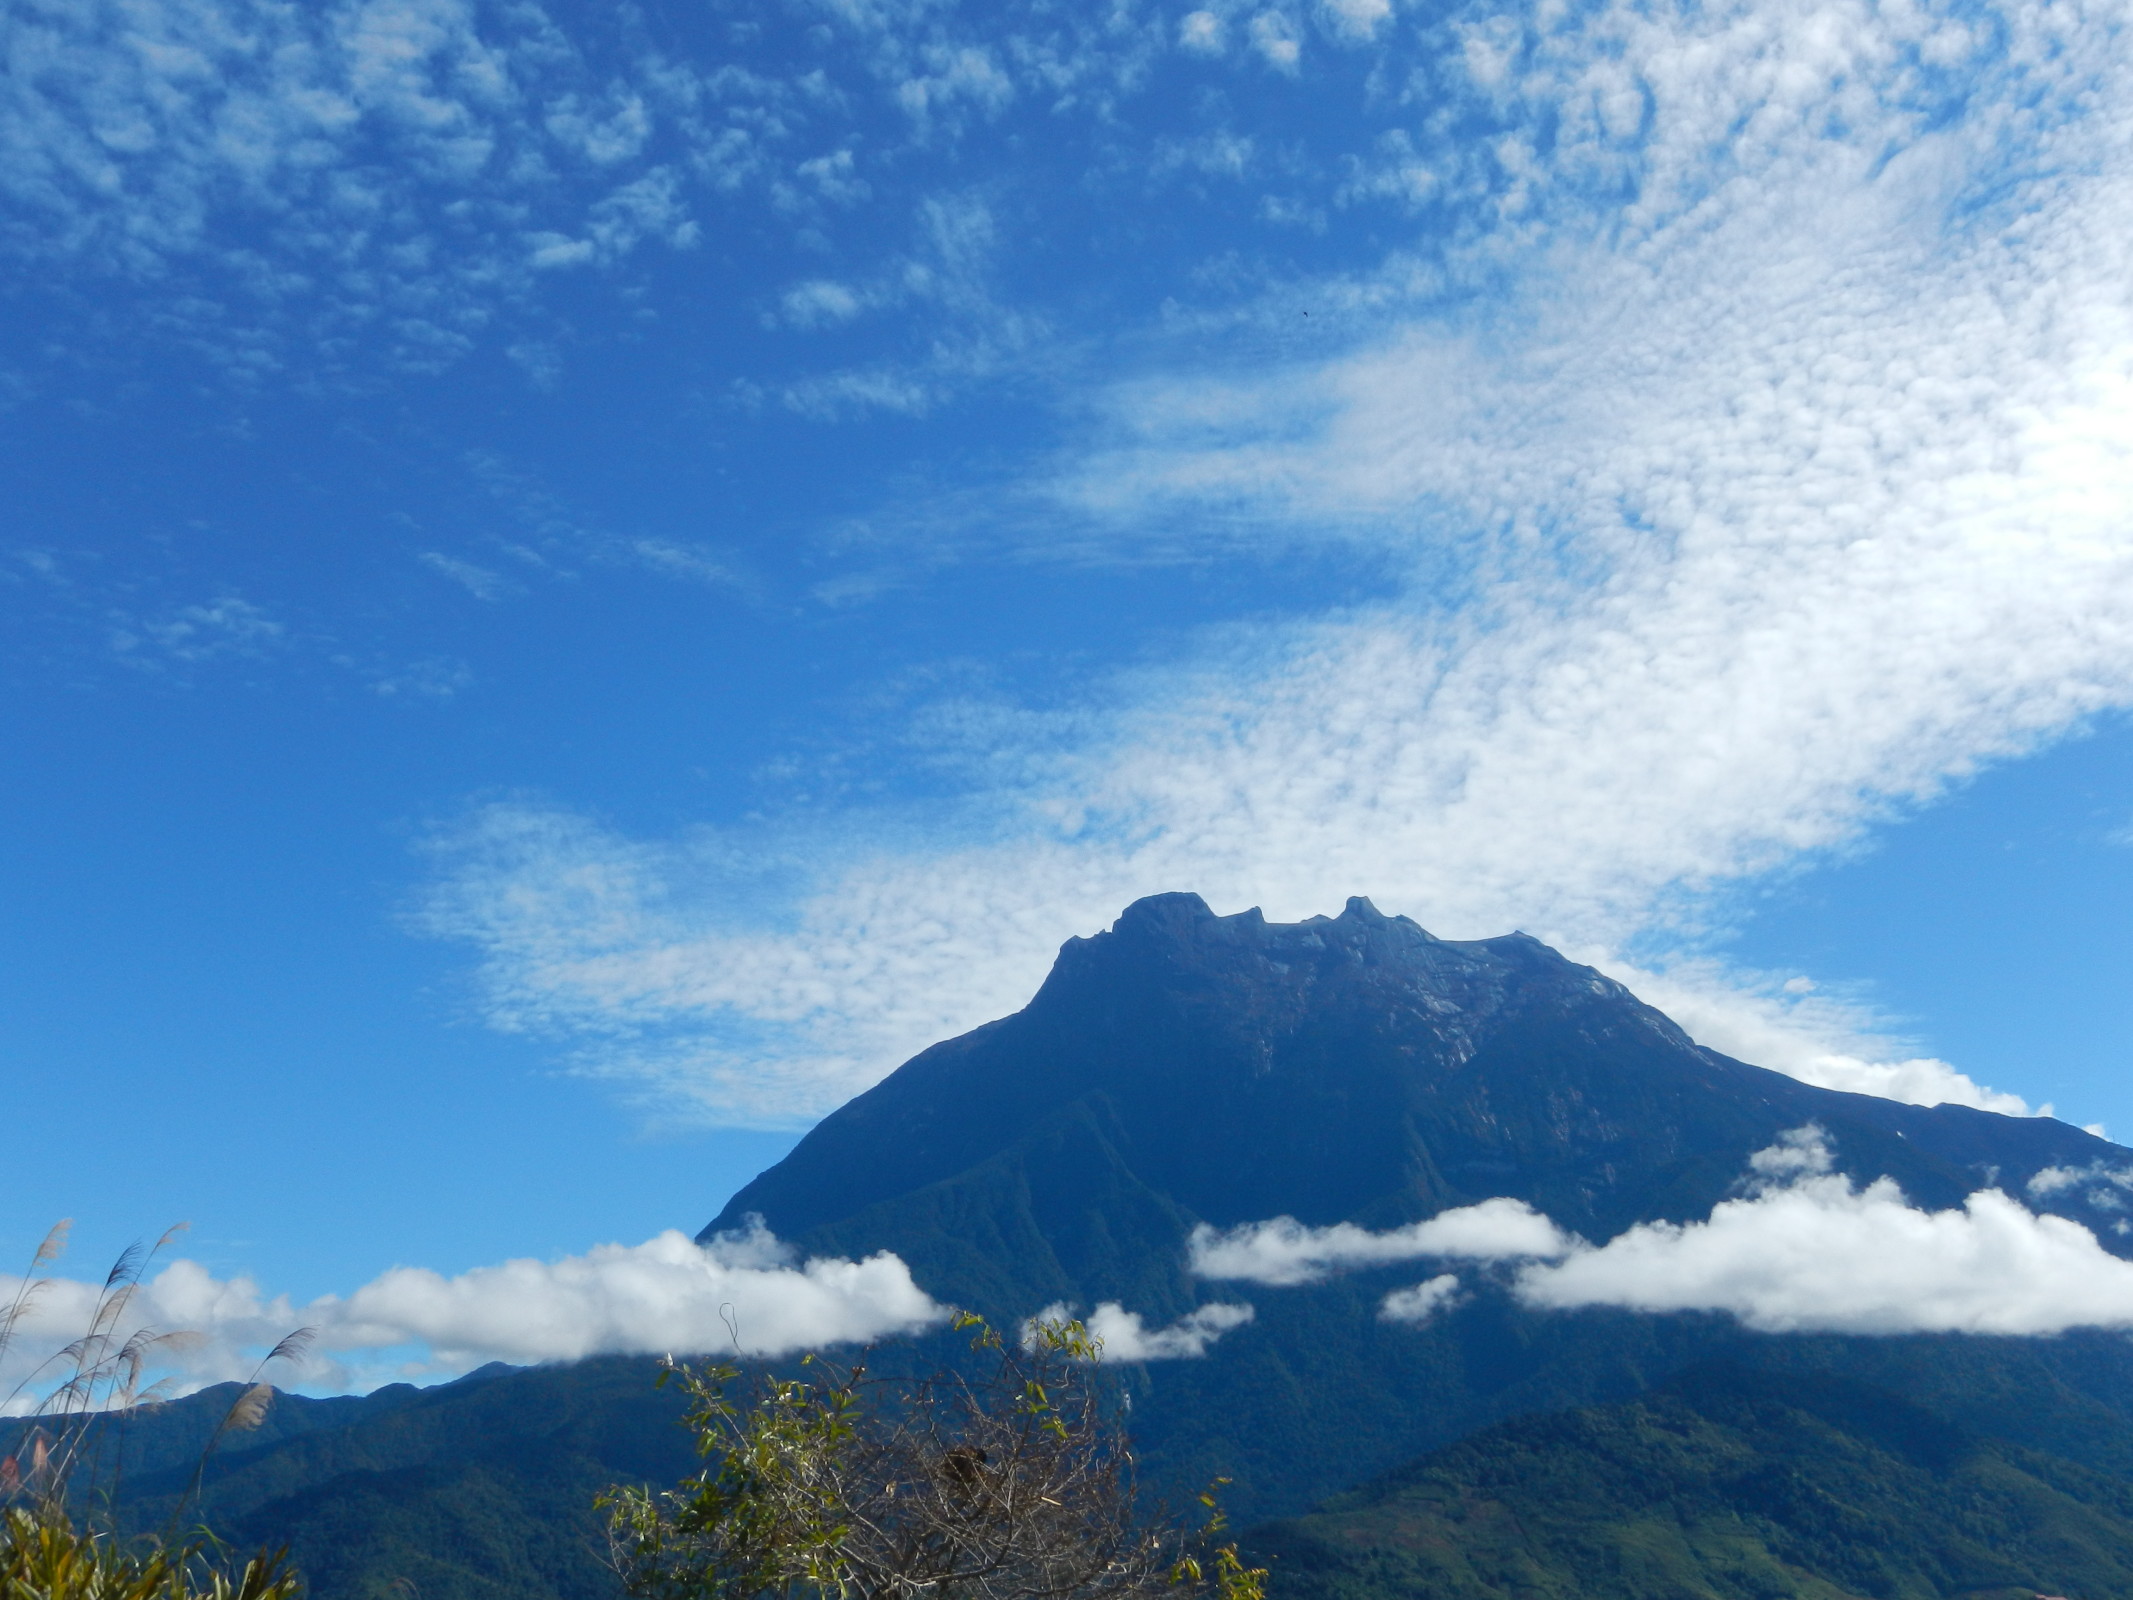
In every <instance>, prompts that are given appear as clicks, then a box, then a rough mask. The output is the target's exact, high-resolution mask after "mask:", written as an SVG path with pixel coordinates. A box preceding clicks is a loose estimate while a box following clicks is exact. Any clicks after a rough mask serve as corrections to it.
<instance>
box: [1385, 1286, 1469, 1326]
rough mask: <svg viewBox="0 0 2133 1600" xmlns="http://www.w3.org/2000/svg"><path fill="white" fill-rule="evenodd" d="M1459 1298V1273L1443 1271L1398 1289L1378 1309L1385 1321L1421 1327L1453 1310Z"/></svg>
mask: <svg viewBox="0 0 2133 1600" xmlns="http://www.w3.org/2000/svg"><path fill="white" fill-rule="evenodd" d="M1458 1295H1459V1278H1458V1275H1457V1274H1456V1273H1450V1272H1443V1273H1439V1274H1438V1275H1437V1276H1436V1277H1434V1278H1431V1279H1428V1280H1427V1281H1426V1282H1423V1283H1418V1284H1416V1285H1415V1286H1414V1287H1413V1288H1411V1289H1395V1290H1393V1292H1392V1293H1391V1294H1389V1295H1387V1296H1386V1297H1385V1299H1384V1302H1383V1303H1382V1304H1381V1305H1380V1306H1379V1307H1378V1317H1379V1319H1380V1320H1381V1321H1385V1322H1405V1323H1408V1324H1410V1325H1412V1326H1414V1327H1420V1326H1421V1325H1422V1324H1423V1323H1425V1322H1427V1321H1429V1320H1430V1319H1431V1318H1432V1317H1434V1316H1436V1314H1437V1313H1438V1312H1440V1311H1444V1310H1448V1309H1450V1307H1451V1305H1452V1303H1453V1301H1454V1300H1456V1299H1457V1298H1458Z"/></svg>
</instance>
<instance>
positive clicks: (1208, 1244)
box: [1187, 1198, 1575, 1288]
mask: <svg viewBox="0 0 2133 1600" xmlns="http://www.w3.org/2000/svg"><path fill="white" fill-rule="evenodd" d="M1574 1245H1575V1240H1574V1239H1573V1238H1572V1236H1571V1235H1569V1234H1566V1233H1564V1232H1563V1231H1562V1230H1561V1229H1560V1228H1558V1227H1556V1225H1555V1224H1554V1223H1552V1222H1550V1221H1549V1220H1548V1219H1547V1218H1546V1217H1544V1216H1542V1215H1541V1214H1540V1213H1539V1212H1538V1211H1535V1210H1534V1209H1533V1208H1532V1207H1531V1206H1529V1205H1527V1204H1526V1202H1525V1201H1523V1200H1512V1199H1505V1198H1498V1199H1494V1200H1484V1201H1482V1202H1481V1203H1480V1204H1479V1205H1472V1206H1460V1207H1458V1208H1457V1209H1456V1210H1452V1211H1440V1212H1439V1213H1438V1214H1437V1215H1436V1216H1434V1217H1431V1218H1430V1219H1429V1220H1428V1221H1426V1222H1416V1223H1410V1224H1409V1225H1408V1226H1406V1227H1404V1228H1393V1229H1391V1230H1389V1231H1387V1232H1384V1233H1372V1232H1370V1231H1369V1230H1368V1229H1366V1228H1358V1227H1357V1226H1355V1224H1354V1223H1352V1222H1336V1223H1334V1224H1333V1225H1332V1226H1331V1227H1327V1228H1308V1227H1305V1226H1304V1225H1303V1224H1302V1223H1300V1222H1298V1221H1297V1220H1296V1219H1295V1218H1294V1217H1275V1218H1273V1219H1272V1220H1271V1221H1268V1222H1247V1223H1245V1224H1243V1225H1242V1226H1240V1227H1235V1228H1228V1229H1224V1230H1221V1231H1217V1230H1216V1229H1214V1228H1210V1227H1208V1226H1207V1225H1206V1224H1205V1223H1202V1224H1201V1225H1200V1226H1199V1227H1197V1228H1195V1229H1193V1231H1192V1238H1191V1240H1190V1242H1189V1244H1188V1246H1187V1248H1188V1251H1189V1252H1190V1254H1189V1261H1190V1265H1191V1268H1192V1271H1193V1272H1194V1274H1195V1275H1197V1276H1199V1277H1202V1278H1227V1279H1241V1280H1244V1281H1246V1282H1250V1283H1264V1284H1268V1285H1271V1286H1273V1287H1276V1288H1288V1287H1292V1286H1294V1285H1296V1284H1303V1283H1317V1282H1318V1281H1319V1280H1320V1279H1322V1278H1327V1277H1331V1276H1332V1275H1333V1274H1334V1273H1336V1272H1342V1271H1347V1270H1349V1269H1352V1268H1355V1267H1372V1266H1382V1265H1385V1264H1387V1263H1389V1262H1394V1261H1412V1260H1415V1259H1417V1258H1419V1257H1424V1256H1443V1257H1450V1258H1464V1259H1468V1260H1477V1261H1500V1260H1504V1259H1518V1258H1527V1259H1532V1258H1539V1259H1552V1258H1554V1257H1557V1256H1561V1255H1564V1254H1566V1253H1567V1252H1568V1251H1570V1250H1571V1249H1572V1248H1573V1247H1574Z"/></svg>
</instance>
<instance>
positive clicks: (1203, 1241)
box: [1191, 1126, 2133, 1334]
mask: <svg viewBox="0 0 2133 1600" xmlns="http://www.w3.org/2000/svg"><path fill="white" fill-rule="evenodd" d="M2129 1183H2133V1178H2129V1176H2128V1174H2126V1173H2122V1172H2118V1171H2115V1170H2106V1169H2104V1168H2102V1167H2098V1168H2095V1169H2093V1170H2089V1171H2082V1172H2070V1171H2066V1170H2064V1169H2060V1168H2048V1169H2046V1171H2044V1172H2042V1173H2040V1174H2038V1177H2037V1179H2036V1180H2035V1181H2033V1182H2032V1183H2031V1185H2030V1187H2031V1189H2032V1190H2033V1191H2034V1192H2036V1193H2038V1194H2040V1195H2041V1194H2048V1193H2053V1192H2057V1191H2059V1190H2062V1189H2068V1188H2074V1187H2077V1186H2081V1187H2085V1188H2087V1189H2089V1190H2090V1191H2092V1193H2094V1194H2097V1195H2102V1196H2103V1197H2104V1199H2105V1200H2106V1201H2115V1200H2116V1197H2117V1195H2118V1194H2119V1193H2121V1192H2123V1191H2124V1190H2125V1189H2126V1188H2127V1187H2128V1185H2129ZM1744 1190H1745V1192H1744V1193H1743V1194H1742V1195H1741V1196H1740V1197H1739V1198H1736V1199H1731V1200H1725V1201H1721V1202H1720V1203H1719V1204H1718V1205H1716V1206H1714V1207H1713V1208H1712V1210H1711V1214H1710V1216H1709V1217H1707V1218H1706V1219H1704V1220H1703V1221H1701V1222H1689V1223H1672V1222H1643V1223H1638V1224H1637V1225H1636V1226H1635V1227H1632V1228H1630V1229H1628V1230H1626V1231H1625V1232H1623V1233H1621V1234H1618V1235H1617V1236H1616V1237H1614V1238H1613V1239H1610V1240H1608V1241H1607V1242H1606V1243H1605V1244H1602V1245H1592V1244H1589V1243H1587V1242H1586V1241H1584V1240H1582V1239H1579V1238H1577V1237H1575V1236H1574V1235H1570V1234H1566V1233H1564V1232H1562V1231H1561V1230H1560V1229H1558V1228H1557V1227H1556V1226H1555V1225H1554V1224H1553V1223H1552V1222H1550V1221H1549V1220H1548V1219H1547V1218H1546V1217H1544V1216H1541V1215H1540V1214H1539V1213H1538V1212H1535V1211H1534V1210H1532V1209H1531V1208H1530V1207H1528V1206H1527V1205H1526V1204H1525V1203H1524V1202H1523V1201H1518V1200H1508V1199H1496V1200H1489V1201H1484V1202H1483V1203H1482V1204H1480V1205H1475V1206H1463V1207H1460V1208H1458V1209H1456V1210H1452V1211H1446V1212H1442V1213H1440V1214H1439V1215H1438V1216H1436V1217H1433V1218H1431V1219H1429V1220H1428V1221H1426V1222H1420V1223H1415V1224H1411V1225H1410V1226H1408V1227H1405V1228H1398V1229H1392V1230H1388V1231H1386V1232H1383V1233H1372V1232H1369V1231H1368V1230H1365V1229H1362V1228H1358V1227H1355V1226H1353V1225H1352V1224H1348V1223H1339V1224H1335V1225H1334V1226H1332V1227H1328V1228H1307V1227H1304V1226H1303V1225H1302V1224H1300V1223H1298V1222H1297V1221H1295V1220H1294V1219H1293V1218H1290V1217H1277V1218H1274V1219H1273V1220H1271V1221H1268V1222H1260V1223H1251V1224H1247V1225H1245V1226H1243V1227H1238V1228H1232V1229H1229V1230H1227V1231H1226V1232H1222V1233H1216V1232H1214V1231H1213V1230H1211V1229H1207V1228H1204V1227H1203V1228H1201V1229H1199V1230H1198V1231H1196V1232H1195V1233H1194V1235H1193V1238H1192V1243H1191V1262H1192V1269H1193V1271H1194V1272H1196V1273H1198V1274H1199V1275H1201V1276H1203V1277H1211V1278H1244V1279H1250V1280H1252V1281H1254V1282H1258V1283H1264V1284H1269V1285H1276V1286H1284V1285H1296V1284H1305V1283H1313V1282H1316V1281H1318V1280H1319V1279H1321V1278H1324V1277H1326V1276H1329V1275H1330V1274H1332V1273H1335V1272H1339V1271H1353V1270H1358V1269H1362V1268H1368V1267H1374V1266H1381V1265H1385V1264H1388V1263H1391V1262H1396V1261H1406V1260H1412V1259H1415V1258H1417V1257H1432V1258H1438V1259H1451V1258H1465V1259H1468V1260H1473V1261H1480V1262H1504V1263H1510V1264H1512V1273H1511V1277H1510V1279H1509V1283H1510V1287H1511V1291H1512V1293H1513V1294H1514V1295H1515V1296H1516V1297H1517V1298H1518V1299H1519V1300H1520V1301H1521V1302H1523V1303H1524V1304H1526V1305H1528V1306H1531V1307H1534V1308H1536V1309H1541V1310H1558V1311H1563V1310H1574V1309H1577V1308H1579V1307H1584V1306H1617V1307H1620V1308H1622V1309H1624V1310H1629V1311H1646V1312H1672V1311H1717V1312H1725V1313H1727V1314H1729V1315H1732V1316H1735V1317H1738V1318H1739V1319H1740V1320H1741V1321H1742V1322H1743V1323H1745V1324H1746V1325H1747V1326H1749V1327H1751V1328H1754V1329H1757V1330H1758V1331H1760V1332H1764V1333H1798V1332H1823V1333H1882V1334H1893V1333H1981V1334H2050V1333H2062V1332H2064V1331H2066V1330H2067V1329H2069V1328H2084V1327H2104V1328H2128V1327H2133V1261H2126V1260H2122V1259H2121V1258H2119V1257H2117V1256H2114V1255H2112V1254H2111V1253H2110V1252H2109V1251H2107V1250H2105V1249H2104V1248H2103V1246H2102V1245H2101V1244H2099V1243H2098V1242H2097V1239H2096V1235H2095V1234H2094V1233H2092V1232H2091V1231H2090V1230H2089V1229H2087V1228H2085V1227H2083V1226H2082V1225H2081V1224H2080V1223H2078V1222H2074V1221H2071V1220H2070V1219H2068V1218H2065V1217H2058V1216H2048V1215H2040V1214H2039V1213H2037V1212H2033V1211H2031V1210H2030V1209H2029V1208H2028V1207H2026V1206H2024V1205H2023V1204H2022V1203H2021V1202H2020V1201H2019V1200H2016V1199H2014V1198H2013V1197H2011V1196H2009V1195H2007V1194H2005V1193H2003V1192H2001V1191H2000V1190H1999V1189H1980V1190H1978V1191H1977V1192H1976V1193H1974V1194H1972V1195H1971V1196H1970V1197H1969V1198H1968V1199H1967V1200H1965V1201H1964V1202H1963V1204H1962V1205H1961V1206H1960V1207H1959V1208H1955V1209H1951V1210H1947V1211H1924V1210H1920V1209H1919V1208H1918V1207H1916V1206H1913V1205H1912V1204H1911V1203H1910V1201H1909V1200H1907V1199H1906V1198H1905V1196H1904V1194H1903V1191H1902V1190H1901V1189H1900V1188H1898V1187H1897V1185H1896V1183H1895V1181H1894V1180H1893V1179H1890V1178H1877V1179H1875V1180H1874V1181H1873V1182H1871V1183H1868V1184H1866V1185H1864V1186H1861V1185H1859V1184H1856V1183H1854V1182H1853V1181H1852V1180H1851V1179H1849V1178H1847V1177H1845V1176H1844V1175H1843V1174H1842V1173H1839V1172H1836V1171H1835V1170H1833V1162H1832V1159H1831V1155H1830V1151H1829V1146H1828V1143H1827V1140H1826V1139H1825V1137H1824V1135H1823V1134H1822V1132H1821V1130H1820V1129H1819V1128H1815V1127H1812V1126H1809V1127H1805V1128H1797V1129H1794V1130H1793V1131H1791V1132H1790V1133H1788V1134H1786V1135H1785V1136H1784V1137H1782V1138H1781V1139H1780V1140H1779V1141H1778V1142H1777V1143H1776V1144H1774V1145H1772V1146H1770V1147H1769V1148H1768V1149H1766V1150H1760V1151H1758V1152H1756V1154H1755V1155H1754V1156H1752V1157H1751V1158H1750V1161H1749V1174H1748V1177H1747V1180H1746V1182H1745V1185H1744ZM2104 1209H2117V1207H2116V1206H2115V1205H2105V1206H2104ZM1459 1288H1460V1283H1459V1279H1458V1277H1457V1275H1456V1274H1452V1273H1443V1274H1439V1275H1438V1276H1437V1277H1434V1278H1431V1279H1429V1280H1428V1281H1426V1282H1424V1283H1421V1284H1418V1285H1416V1286H1415V1287H1413V1288H1409V1289H1401V1290H1396V1291H1394V1292H1393V1293H1392V1294H1390V1295H1388V1296H1387V1297H1386V1298H1385V1301H1384V1303H1383V1305H1382V1307H1381V1311H1380V1314H1381V1315H1382V1316H1383V1317H1384V1318H1385V1320H1387V1321H1391V1322H1416V1323H1419V1322H1425V1321H1428V1320H1429V1319H1430V1318H1431V1317H1433V1316H1435V1315H1436V1314H1438V1313H1439V1312H1440V1311H1442V1310H1444V1309H1446V1308H1448V1307H1449V1306H1451V1305H1452V1304H1454V1303H1456V1298H1457V1295H1458V1292H1459Z"/></svg>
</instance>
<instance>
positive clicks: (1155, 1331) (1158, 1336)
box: [1032, 1300, 1256, 1361]
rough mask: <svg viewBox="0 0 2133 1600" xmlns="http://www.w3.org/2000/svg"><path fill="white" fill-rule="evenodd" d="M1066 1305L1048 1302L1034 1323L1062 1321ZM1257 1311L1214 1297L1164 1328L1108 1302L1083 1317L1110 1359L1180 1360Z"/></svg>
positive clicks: (1202, 1352)
mask: <svg viewBox="0 0 2133 1600" xmlns="http://www.w3.org/2000/svg"><path fill="white" fill-rule="evenodd" d="M1072 1314H1073V1313H1072V1311H1071V1310H1070V1309H1069V1308H1068V1307H1067V1306H1065V1305H1064V1304H1055V1305H1049V1306H1046V1307H1045V1308H1044V1309H1043V1310H1042V1311H1040V1312H1038V1313H1037V1315H1036V1317H1035V1318H1034V1319H1032V1320H1035V1321H1040V1322H1044V1321H1050V1322H1060V1321H1064V1320H1065V1319H1066V1318H1068V1317H1069V1316H1071V1315H1072ZM1255 1315H1256V1313H1255V1312H1254V1311H1253V1310H1252V1308H1251V1307H1250V1306H1248V1305H1236V1304H1229V1303H1226V1302H1223V1301H1219V1300H1218V1301H1216V1302H1214V1303H1213V1304H1211V1305H1204V1306H1200V1307H1199V1308H1197V1309H1196V1310H1193V1311H1189V1312H1187V1313H1186V1314H1185V1315H1184V1316H1182V1317H1180V1318H1178V1320H1177V1321H1175V1322H1173V1323H1171V1324H1170V1325H1169V1326H1168V1327H1166V1328H1150V1327H1149V1326H1147V1324H1146V1323H1145V1322H1143V1320H1142V1319H1141V1314H1140V1313H1139V1312H1138V1311H1128V1310H1127V1309H1126V1308H1125V1307H1124V1306H1122V1305H1120V1304H1119V1303H1118V1302H1117V1301H1116V1300H1106V1301H1104V1302H1102V1303H1101V1304H1100V1305H1098V1306H1097V1308H1096V1309H1095V1310H1094V1311H1092V1312H1090V1313H1089V1315H1088V1316H1087V1318H1085V1319H1084V1324H1083V1325H1084V1326H1085V1327H1087V1328H1088V1330H1089V1332H1090V1333H1092V1334H1094V1335H1095V1336H1096V1337H1097V1338H1098V1339H1099V1340H1101V1341H1102V1342H1103V1359H1104V1360H1106V1361H1179V1360H1194V1359H1197V1358H1198V1357H1201V1356H1204V1355H1206V1354H1207V1352H1208V1348H1209V1347H1210V1346H1211V1345H1213V1344H1214V1342H1215V1341H1216V1340H1217V1339H1219V1338H1221V1337H1222V1336H1223V1335H1224V1334H1225V1333H1229V1332H1231V1331H1232V1330H1234V1329H1237V1328H1241V1327H1243V1326H1244V1325H1245V1324H1246V1323H1247V1322H1250V1321H1251V1320H1252V1318H1253V1317H1254V1316H1255Z"/></svg>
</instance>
